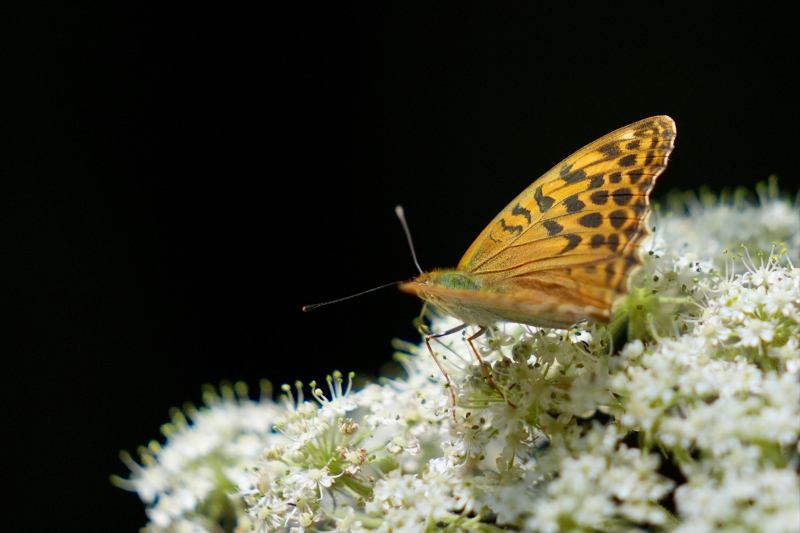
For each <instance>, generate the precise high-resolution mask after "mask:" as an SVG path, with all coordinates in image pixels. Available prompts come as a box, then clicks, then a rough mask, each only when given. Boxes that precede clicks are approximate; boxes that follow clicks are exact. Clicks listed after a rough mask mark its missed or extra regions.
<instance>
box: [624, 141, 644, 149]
mask: <svg viewBox="0 0 800 533" xmlns="http://www.w3.org/2000/svg"><path fill="white" fill-rule="evenodd" d="M641 142H642V141H640V140H638V139H637V140H635V141H631V142H629V143H628V144H626V145H625V148H626V149H628V150H638V149H639V144H640V143H641Z"/></svg>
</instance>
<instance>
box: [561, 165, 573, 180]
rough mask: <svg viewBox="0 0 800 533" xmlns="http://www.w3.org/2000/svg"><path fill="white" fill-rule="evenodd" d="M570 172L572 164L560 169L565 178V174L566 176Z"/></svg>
mask: <svg viewBox="0 0 800 533" xmlns="http://www.w3.org/2000/svg"><path fill="white" fill-rule="evenodd" d="M570 172H572V165H567V166H565V167H564V168H562V169H561V170H559V171H558V175H559V176H561V177H562V178H563V177H564V176H566V175H567V174H569V173H570Z"/></svg>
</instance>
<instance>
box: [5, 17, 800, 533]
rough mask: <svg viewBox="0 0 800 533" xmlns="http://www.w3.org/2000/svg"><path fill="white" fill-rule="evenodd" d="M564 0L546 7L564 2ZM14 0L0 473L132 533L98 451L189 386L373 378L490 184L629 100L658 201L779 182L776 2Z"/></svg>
mask: <svg viewBox="0 0 800 533" xmlns="http://www.w3.org/2000/svg"><path fill="white" fill-rule="evenodd" d="M570 6H571V7H570ZM283 9H285V10H284V11H275V10H273V8H270V9H268V8H266V7H260V8H237V7H227V6H221V5H217V6H215V7H213V8H202V7H198V6H196V5H189V4H187V5H185V7H183V8H180V7H175V6H174V5H171V6H170V7H165V6H162V7H160V8H153V7H152V6H148V7H145V6H139V5H138V4H134V5H129V6H127V7H123V6H121V5H118V4H117V3H103V4H98V6H96V7H93V8H90V7H85V6H79V5H76V4H73V3H66V2H61V3H51V4H40V5H38V7H33V6H32V5H28V6H27V7H25V8H20V9H19V10H18V11H17V12H12V13H8V14H7V15H6V16H5V17H4V18H5V20H4V25H5V26H7V28H6V29H5V30H4V31H3V33H4V41H5V42H6V44H5V45H3V47H2V48H3V49H2V52H0V53H2V55H3V56H5V60H6V61H5V62H6V64H7V65H9V66H8V67H7V68H4V69H3V70H4V72H3V77H2V80H3V81H2V85H3V91H2V92H3V95H4V96H3V98H2V128H3V130H4V135H3V138H4V141H3V143H2V147H1V148H0V154H2V166H1V167H0V168H2V179H0V187H2V192H1V193H0V198H1V200H0V201H2V209H0V221H2V231H1V232H0V235H2V253H1V254H0V261H2V263H1V264H2V265H3V272H2V278H3V282H4V283H3V285H4V290H3V296H4V297H3V300H4V302H3V303H4V304H5V305H4V308H5V309H6V311H5V312H4V313H3V327H2V329H3V330H5V333H6V335H4V336H3V337H4V338H6V340H4V341H3V345H2V346H0V350H2V355H3V361H4V377H5V380H4V381H5V385H4V387H3V389H4V390H3V393H4V395H6V396H7V398H6V399H5V405H6V406H7V407H6V419H5V425H6V435H7V437H6V439H5V443H6V449H5V450H4V451H5V455H6V459H7V462H9V463H10V464H9V465H7V467H6V468H7V469H9V474H10V475H11V478H9V477H6V478H5V479H6V482H7V485H8V486H9V487H8V488H9V491H11V492H13V493H14V495H15V496H16V497H19V498H21V499H22V500H23V501H24V502H25V503H26V504H29V505H30V506H31V508H30V509H25V508H24V507H17V508H16V510H15V511H14V512H13V513H12V514H11V516H12V519H13V518H14V517H18V518H22V519H24V520H25V522H26V523H27V524H28V525H29V526H30V525H31V524H40V525H44V524H46V523H48V522H50V521H51V520H52V521H53V522H52V523H53V525H57V526H62V527H63V526H65V525H66V526H67V527H75V526H84V528H85V529H87V530H89V529H94V528H95V527H97V526H100V525H102V526H105V528H106V529H108V528H110V530H113V531H135V530H136V528H138V527H140V526H142V525H144V523H145V521H146V519H145V516H144V513H143V506H142V505H141V503H140V502H139V501H138V498H137V497H136V496H135V495H133V494H130V493H125V492H123V491H121V490H118V489H115V488H113V487H112V486H111V485H110V484H109V481H108V476H109V475H110V474H120V475H126V473H127V470H126V468H125V467H124V466H123V465H122V463H121V462H120V461H119V459H118V453H119V450H120V449H127V450H130V451H133V450H134V449H135V448H136V446H138V445H139V444H146V443H147V442H148V441H149V440H150V439H160V434H159V432H158V429H159V425H160V424H162V423H164V422H166V421H167V420H168V417H167V411H168V409H169V408H170V407H171V406H180V405H182V404H183V403H184V402H185V401H193V402H195V403H199V402H200V398H201V386H202V385H203V384H206V383H211V384H218V383H219V382H220V381H221V380H231V381H236V380H244V381H246V382H247V383H248V384H250V386H251V388H253V389H256V388H257V383H258V380H259V379H260V378H269V379H270V380H272V381H273V383H274V384H275V385H276V386H279V385H280V384H282V383H286V382H289V383H292V382H294V381H295V380H297V379H299V380H302V381H304V382H306V383H307V382H308V381H310V380H313V379H316V380H318V381H323V380H324V377H325V375H326V374H328V373H330V372H331V371H333V370H335V369H338V370H341V371H344V372H347V371H350V370H354V371H356V372H358V373H359V375H360V376H365V377H370V376H371V377H372V378H373V379H374V378H375V377H376V376H378V375H379V374H380V372H381V368H382V367H383V365H385V364H387V363H388V362H390V361H391V358H392V352H393V349H392V347H391V339H392V338H394V337H399V338H402V339H407V340H412V341H416V340H417V339H418V335H417V333H416V332H415V330H414V328H413V326H412V320H413V319H414V318H415V317H416V315H417V314H418V312H419V309H420V303H419V302H418V301H417V300H415V299H414V298H412V297H410V296H408V295H404V294H401V293H400V292H398V291H396V290H393V289H387V290H385V291H382V292H378V293H375V294H372V295H369V296H366V297H363V298H360V299H357V300H353V301H350V302H346V303H342V304H339V305H337V306H336V307H330V308H326V309H320V310H318V311H315V312H313V313H310V314H304V313H302V312H301V311H300V308H301V307H302V306H303V305H304V304H309V303H313V302H318V301H324V300H329V299H333V298H337V297H340V296H344V295H348V294H352V293H355V292H358V291H361V290H364V289H368V288H370V287H374V286H376V285H380V284H383V283H386V282H390V281H395V280H401V279H407V278H409V277H411V276H413V275H414V274H415V273H416V271H415V268H414V266H413V263H412V261H411V257H410V254H409V252H408V248H407V245H406V242H405V237H404V236H403V233H402V230H401V228H400V225H399V223H398V222H397V220H396V218H395V215H394V212H393V208H394V206H395V205H397V204H402V205H404V206H405V208H406V212H407V216H408V219H409V224H410V226H411V230H412V233H413V235H414V239H415V243H416V247H417V252H418V254H419V257H420V262H421V263H422V265H423V267H425V268H433V267H452V266H455V264H456V263H457V262H458V260H459V259H460V257H461V255H462V254H463V253H464V252H465V251H466V249H467V248H468V246H469V245H470V243H471V242H472V240H473V239H474V238H475V237H476V236H477V235H478V233H479V232H480V231H481V230H482V229H483V228H484V226H485V225H486V224H487V223H488V222H489V221H490V220H491V219H492V218H493V217H494V216H495V214H497V212H498V211H499V210H500V209H501V208H503V207H504V206H505V205H506V203H508V202H509V201H510V200H511V199H512V198H513V197H514V196H516V195H517V194H518V193H519V192H520V191H522V190H523V189H524V188H525V187H526V186H527V185H529V184H530V183H531V182H532V181H533V180H534V179H535V178H537V177H538V176H539V175H541V174H542V173H543V172H545V171H547V170H548V169H549V168H550V167H552V166H553V165H554V164H556V163H557V162H559V161H560V160H561V159H563V158H564V157H566V156H567V155H569V154H571V153H572V152H574V151H575V150H577V149H578V148H580V147H582V146H583V145H585V144H587V143H589V142H591V141H593V140H594V139H596V138H598V137H600V136H602V135H604V134H606V133H608V132H610V131H612V130H614V129H616V128H619V127H621V126H624V125H626V124H629V123H631V122H634V121H636V120H639V119H642V118H645V117H648V116H652V115H656V114H668V115H670V116H672V117H673V118H674V119H675V120H676V122H677V125H678V132H679V133H678V137H677V143H676V148H675V151H674V153H673V157H672V161H671V163H670V167H669V169H668V170H667V172H666V173H665V174H664V175H663V176H662V178H661V180H660V181H659V183H658V185H657V187H656V189H655V192H654V197H655V198H656V199H658V198H659V197H663V196H664V195H665V194H666V193H667V192H668V191H670V190H671V189H696V188H697V187H698V186H700V185H702V184H705V185H708V186H709V187H710V188H711V189H712V190H716V191H718V190H720V189H721V188H723V187H736V186H747V187H750V188H752V187H753V186H754V185H755V183H756V182H757V181H760V180H765V179H766V178H767V177H768V176H769V175H770V174H777V175H778V176H779V178H780V184H781V186H782V187H783V188H787V189H791V190H793V191H795V192H796V191H797V186H798V182H799V181H800V180H798V172H797V168H796V164H795V163H792V160H791V158H792V157H797V153H798V125H800V121H799V120H798V118H799V117H798V103H797V102H798V95H799V94H800V91H798V89H800V87H799V85H800V84H799V83H798V78H797V72H798V69H797V65H798V64H800V63H798V56H797V29H796V22H797V20H798V19H797V14H798V13H797V11H796V9H795V8H793V7H792V8H784V7H778V6H775V5H759V7H758V9H755V8H751V9H748V10H741V11H735V10H733V9H732V8H731V5H730V4H720V3H714V4H709V5H704V6H702V7H699V8H691V7H687V5H683V6H678V5H676V4H674V3H666V2H661V3H655V2H650V3H646V4H636V5H630V4H629V5H623V4H580V5H577V4H575V5H572V4H570V5H567V6H563V5H559V6H552V5H549V6H545V7H538V6H537V7H532V6H521V5H518V4H503V5H502V6H501V7H498V6H492V7H477V6H475V5H454V4H447V5H437V6H430V5H423V4H419V5H414V6H410V5H408V4H386V3H381V4H380V5H367V4H337V5H307V4H299V3H293V4H292V6H291V7H284V8H283Z"/></svg>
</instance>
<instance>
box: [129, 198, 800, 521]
mask: <svg viewBox="0 0 800 533" xmlns="http://www.w3.org/2000/svg"><path fill="white" fill-rule="evenodd" d="M705 204H706V207H705V208H704V209H705V210H704V211H703V212H698V211H697V206H693V207H692V208H691V209H690V212H689V213H688V214H686V215H680V214H676V215H673V217H672V218H670V219H669V221H667V222H665V224H666V225H667V226H668V227H669V228H670V229H668V230H663V231H658V232H657V233H656V237H655V239H654V241H653V243H652V245H651V252H652V253H651V254H649V255H648V256H647V263H646V265H645V268H644V269H643V271H642V273H641V276H637V278H638V279H637V280H636V285H637V288H636V289H635V290H634V294H633V295H632V296H631V298H630V299H629V301H628V302H626V304H625V305H624V306H623V313H622V314H623V315H624V317H625V318H626V320H627V323H628V327H627V333H625V332H624V331H623V330H624V329H625V328H624V327H623V326H624V324H623V323H622V322H624V321H622V322H619V321H616V320H615V321H612V323H611V324H610V325H609V326H598V325H592V324H582V325H580V326H579V327H575V328H573V329H571V330H570V331H549V330H538V329H536V328H528V327H524V326H520V325H517V324H501V325H498V327H496V328H493V329H492V330H491V331H490V332H489V333H488V334H487V335H486V336H484V337H483V338H482V339H481V340H480V341H479V342H478V343H477V345H478V351H479V354H480V356H481V357H482V358H483V360H484V361H485V362H486V363H487V366H489V367H490V372H491V379H488V376H487V374H486V369H484V368H483V367H482V366H481V365H480V364H478V362H477V360H476V357H475V355H474V354H473V352H472V350H471V349H470V347H469V344H468V343H467V342H465V339H464V338H459V337H458V336H455V335H453V336H450V337H445V338H441V339H437V340H436V341H434V342H433V343H432V347H433V349H434V350H435V351H436V353H437V354H438V356H439V359H440V361H441V362H442V364H443V366H444V368H445V369H446V370H447V372H448V375H449V376H450V387H451V388H452V390H453V391H454V394H455V396H456V398H457V408H456V409H455V410H453V407H452V405H451V394H450V389H448V387H447V385H446V383H447V382H446V380H445V378H444V376H442V374H441V372H440V371H439V369H438V367H437V366H436V364H435V363H434V361H433V359H432V358H431V357H430V355H429V354H428V349H427V347H426V345H425V343H424V342H423V343H422V344H420V345H419V346H416V345H410V344H405V345H404V347H403V353H401V354H398V355H397V357H398V359H399V361H400V362H401V363H402V364H403V365H404V367H405V370H406V372H407V374H408V377H407V379H404V380H395V381H388V380H387V381H385V382H384V383H382V384H380V385H377V384H373V385H369V386H367V387H365V388H364V389H362V390H359V391H353V390H352V388H351V386H350V385H348V386H347V387H343V385H344V379H343V377H342V376H341V375H340V374H338V373H334V375H333V376H332V377H330V378H329V379H328V388H329V393H328V395H327V397H326V396H325V395H324V394H323V392H322V391H321V390H319V389H317V388H315V387H314V384H312V389H313V396H314V398H313V399H312V400H311V401H308V400H306V399H305V398H304V397H303V393H302V387H299V386H298V387H297V393H296V396H295V395H294V394H293V393H292V390H291V389H290V388H289V387H286V386H285V387H284V389H283V390H284V392H285V395H284V396H283V397H282V399H281V401H280V402H279V403H274V402H273V401H272V400H271V399H269V398H267V397H262V399H261V401H260V402H252V401H250V400H247V399H246V398H244V397H243V395H242V394H240V395H239V396H240V398H239V400H238V401H234V400H233V395H232V394H231V393H230V389H229V388H225V389H223V392H224V394H223V396H225V399H224V400H222V401H220V400H219V398H218V397H217V396H214V395H209V407H208V408H207V409H204V410H202V411H197V412H194V413H193V414H192V417H191V418H192V420H193V424H192V425H187V424H185V423H184V422H182V421H181V420H180V416H179V415H177V414H176V415H175V417H174V418H175V422H174V424H173V426H171V431H169V432H168V442H167V444H166V445H165V446H164V448H163V449H159V447H158V446H157V445H151V449H150V451H149V452H146V453H144V454H143V455H142V463H143V466H140V465H138V464H136V463H133V462H132V461H129V464H130V466H131V469H132V471H133V474H132V476H131V478H130V479H129V480H124V481H123V480H118V483H119V484H120V485H122V486H124V487H125V488H128V489H131V490H136V491H137V492H138V493H139V494H140V496H141V497H142V499H143V501H145V503H147V504H148V516H149V517H150V519H151V522H150V523H149V524H148V525H147V531H148V532H150V533H156V532H159V533H160V532H164V533H166V532H175V533H178V532H181V533H182V532H189V531H191V532H198V533H200V532H211V531H220V530H224V531H237V532H244V531H258V532H267V531H291V532H292V533H301V532H304V531H340V532H345V531H355V532H363V531H386V532H389V531H392V532H399V531H400V532H406V531H407V532H416V531H438V530H443V531H445V530H446V531H480V532H493V531H498V532H499V531H508V530H513V531H535V532H544V533H555V532H561V531H574V532H579V531H580V532H598V531H629V530H630V531H633V530H648V531H659V532H661V531H663V532H666V531H679V532H681V533H684V532H685V533H688V532H695V531H731V532H739V531H771V532H772V531H774V532H779V533H780V532H797V531H799V530H800V476H798V468H800V444H798V443H799V442H800V440H799V438H800V383H799V382H798V379H799V378H800V344H799V343H800V269H798V268H796V267H794V263H793V260H794V259H793V258H794V257H796V255H797V253H798V251H800V243H798V246H786V247H785V248H781V249H779V250H778V254H777V255H769V256H766V257H761V256H758V258H757V259H756V261H757V262H758V265H756V264H754V262H753V261H752V260H750V259H749V256H747V253H746V251H743V252H742V253H743V254H744V257H741V258H733V259H731V258H730V256H729V255H728V254H726V255H721V254H717V255H713V254H711V253H707V254H705V255H704V254H703V249H702V248H699V247H695V246H694V245H693V244H692V242H693V241H692V240H691V239H689V240H684V237H685V235H680V236H678V235H675V234H674V233H672V232H673V231H674V229H675V228H676V227H680V225H681V224H685V223H686V220H688V219H693V218H694V219H697V218H698V217H708V218H709V219H713V218H714V213H718V215H717V216H722V215H723V214H724V216H725V217H727V218H728V220H726V221H725V222H724V224H725V225H726V226H727V227H728V228H731V227H737V226H738V227H745V226H748V231H749V233H748V235H749V236H750V237H749V238H750V239H752V241H753V242H755V243H757V244H758V246H759V247H760V248H762V249H769V248H770V247H771V246H772V245H771V241H766V240H765V238H766V237H771V236H774V235H775V234H776V232H778V233H781V235H783V236H784V241H785V242H789V243H794V242H795V241H797V240H798V239H800V213H798V209H797V207H798V206H796V205H795V206H792V205H791V204H786V203H785V202H782V201H780V199H778V198H777V196H774V195H773V196H770V195H767V196H765V199H764V202H763V203H762V205H761V207H760V208H758V207H747V208H746V209H739V210H735V209H731V206H730V204H726V203H724V202H723V203H713V205H711V204H712V203H710V202H705ZM776 204H781V205H782V206H783V207H781V208H776ZM698 205H699V204H698ZM759 209H761V211H758V210H759ZM754 212H757V213H759V214H758V215H757V216H755V220H766V219H768V220H769V221H770V222H771V225H768V224H766V222H764V223H763V224H764V229H763V231H762V232H761V234H759V233H758V229H757V228H753V227H751V226H752V225H753V223H752V220H750V218H753V213H754ZM765 213H766V214H765ZM787 213H788V214H787ZM748 217H750V218H748ZM776 219H778V220H776ZM695 223H696V222H695ZM776 228H778V229H776ZM681 231H683V230H681ZM692 231H694V232H695V233H697V231H698V228H697V227H694V228H693V229H692ZM759 235H760V237H759ZM702 246H708V248H707V249H706V251H708V250H712V251H713V250H717V249H719V250H720V252H721V251H722V249H723V248H724V246H722V245H721V243H720V242H715V243H714V244H713V246H711V245H708V244H704V245H702ZM756 249H758V248H756ZM754 250H755V249H754ZM431 318H432V323H431V328H432V329H433V330H434V331H444V330H446V329H449V328H452V327H453V326H457V325H458V323H457V322H456V321H454V320H453V319H451V318H447V317H440V316H435V315H431ZM621 340H627V343H625V344H624V345H620V342H621ZM251 417H254V418H256V419H257V420H258V423H256V421H255V420H252V419H251ZM226 520H228V521H227V522H226Z"/></svg>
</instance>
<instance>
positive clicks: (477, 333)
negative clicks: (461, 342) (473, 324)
mask: <svg viewBox="0 0 800 533" xmlns="http://www.w3.org/2000/svg"><path fill="white" fill-rule="evenodd" d="M487 329H489V328H484V327H481V329H479V330H478V331H477V332H476V333H475V334H474V335H472V336H471V337H469V338H467V342H469V345H470V346H471V347H472V351H473V352H475V357H477V358H478V362H479V363H480V364H481V368H483V373H484V374H485V375H486V379H488V380H489V383H491V384H492V387H494V390H496V391H497V392H498V393H500V397H501V398H503V399H504V400H505V401H506V403H507V404H508V405H510V406H511V407H513V408H514V409H516V408H517V406H516V405H514V404H513V403H511V402H509V401H508V398H506V395H505V394H503V391H501V390H500V387H498V386H497V384H496V383H495V382H494V380H493V379H492V375H491V374H490V373H489V367H488V366H486V363H484V362H483V359H481V356H480V355H479V354H478V350H476V349H475V345H474V344H473V343H472V341H474V340H475V339H477V338H478V337H480V336H481V335H483V334H484V333H486V330H487Z"/></svg>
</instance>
